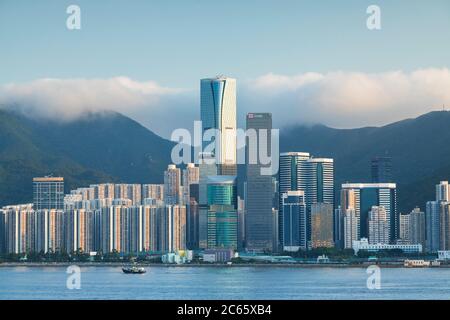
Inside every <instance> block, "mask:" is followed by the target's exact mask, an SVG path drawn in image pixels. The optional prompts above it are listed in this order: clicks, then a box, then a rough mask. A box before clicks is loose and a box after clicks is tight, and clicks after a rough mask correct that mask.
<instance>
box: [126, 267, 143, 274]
mask: <svg viewBox="0 0 450 320" xmlns="http://www.w3.org/2000/svg"><path fill="white" fill-rule="evenodd" d="M122 271H123V273H131V274H142V273H146V272H147V271H146V270H145V268H143V267H136V266H132V267H123V268H122Z"/></svg>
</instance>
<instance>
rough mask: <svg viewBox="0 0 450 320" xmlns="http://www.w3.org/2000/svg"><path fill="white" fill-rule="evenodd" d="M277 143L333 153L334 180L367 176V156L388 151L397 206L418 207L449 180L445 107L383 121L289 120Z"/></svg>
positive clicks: (449, 118)
mask: <svg viewBox="0 0 450 320" xmlns="http://www.w3.org/2000/svg"><path fill="white" fill-rule="evenodd" d="M280 149H281V150H282V151H306V152H310V153H311V154H312V155H314V156H316V157H319V156H320V157H332V158H334V159H335V181H336V185H337V186H340V184H341V183H343V182H370V180H371V177H370V160H371V158H372V157H374V156H382V155H388V156H390V157H392V165H393V175H394V180H395V182H397V183H398V186H397V191H398V200H399V203H398V204H399V209H400V210H401V211H402V212H409V211H410V210H412V209H413V208H414V206H416V205H417V206H420V207H421V208H422V209H423V208H424V206H425V202H426V201H428V200H433V199H434V197H435V195H434V192H435V185H436V184H437V183H439V181H441V180H450V112H447V111H438V112H431V113H428V114H425V115H422V116H420V117H418V118H416V119H408V120H403V121H399V122H395V123H392V124H389V125H386V126H383V127H366V128H359V129H333V128H329V127H326V126H323V125H315V126H294V127H290V128H288V129H284V130H282V132H281V137H280Z"/></svg>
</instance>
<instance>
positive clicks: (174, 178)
mask: <svg viewBox="0 0 450 320" xmlns="http://www.w3.org/2000/svg"><path fill="white" fill-rule="evenodd" d="M180 187H181V171H180V169H179V168H177V167H176V166H175V165H174V164H170V165H169V166H168V167H167V170H166V171H164V201H165V203H166V204H169V205H174V204H178V203H180V200H181V199H180V197H181V192H180Z"/></svg>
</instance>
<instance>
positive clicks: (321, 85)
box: [0, 68, 450, 137]
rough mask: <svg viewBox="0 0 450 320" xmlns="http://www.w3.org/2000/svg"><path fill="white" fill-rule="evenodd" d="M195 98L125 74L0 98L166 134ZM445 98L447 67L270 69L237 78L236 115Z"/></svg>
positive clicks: (330, 116)
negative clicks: (108, 114)
mask: <svg viewBox="0 0 450 320" xmlns="http://www.w3.org/2000/svg"><path fill="white" fill-rule="evenodd" d="M230 76H232V75H230ZM191 87H195V85H193V86H191ZM199 100H200V99H199V89H195V90H193V89H183V88H169V87H164V86H161V85H159V84H158V83H157V82H154V81H146V82H140V81H136V80H132V79H130V78H127V77H114V78H108V79H38V80H35V81H31V82H28V83H13V84H8V85H3V86H0V105H3V106H8V107H10V108H11V106H12V107H13V108H19V109H20V110H22V111H23V112H24V113H25V114H27V115H30V116H32V117H50V118H58V119H62V120H66V121H71V120H74V119H77V118H79V117H81V116H82V115H84V114H85V113H86V112H87V111H103V110H114V111H118V112H121V113H124V114H126V115H128V116H131V117H132V118H134V119H136V120H138V121H140V122H141V123H142V124H144V125H146V126H147V127H149V128H151V129H152V130H154V131H155V132H156V133H158V134H160V135H163V136H165V137H169V136H170V133H171V131H172V130H173V129H175V128H180V127H185V128H191V127H192V121H193V120H195V119H199ZM443 104H446V105H449V106H450V70H449V69H447V68H442V69H436V68H428V69H420V70H416V71H413V72H409V73H406V72H402V71H391V72H384V73H373V74H371V73H362V72H342V71H337V72H329V73H314V72H310V73H303V74H298V75H291V76H287V75H278V74H272V73H270V74H266V75H263V76H261V77H258V78H255V79H238V112H239V121H243V119H244V114H245V113H247V112H255V111H261V112H264V111H266V112H272V113H273V114H274V121H275V126H279V127H283V126H286V125H292V124H299V123H324V124H326V125H329V126H333V127H340V128H348V127H359V126H366V125H381V124H386V123H389V122H392V121H396V120H400V119H403V118H407V117H414V116H417V115H419V114H422V113H424V112H428V111H431V110H437V109H441V108H442V105H443ZM241 125H242V123H241Z"/></svg>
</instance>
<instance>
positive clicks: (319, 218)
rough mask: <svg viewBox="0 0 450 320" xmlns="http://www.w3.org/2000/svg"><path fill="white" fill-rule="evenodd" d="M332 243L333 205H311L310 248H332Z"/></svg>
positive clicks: (320, 203)
mask: <svg viewBox="0 0 450 320" xmlns="http://www.w3.org/2000/svg"><path fill="white" fill-rule="evenodd" d="M333 246H334V241H333V205H332V204H329V203H322V202H319V203H313V204H312V205H311V244H310V247H312V248H332V247H333Z"/></svg>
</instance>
